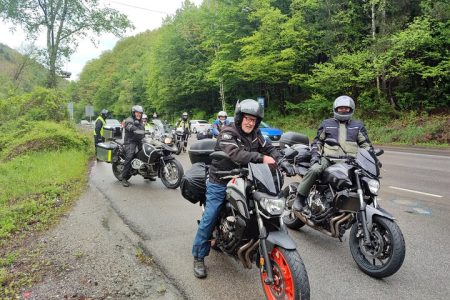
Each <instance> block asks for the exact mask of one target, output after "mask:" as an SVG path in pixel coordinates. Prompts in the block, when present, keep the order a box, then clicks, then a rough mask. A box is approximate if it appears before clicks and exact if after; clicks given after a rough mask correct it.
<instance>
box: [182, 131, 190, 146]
mask: <svg viewBox="0 0 450 300" xmlns="http://www.w3.org/2000/svg"><path fill="white" fill-rule="evenodd" d="M188 138H189V132H186V131H185V132H184V133H183V141H184V148H186V147H187V142H188Z"/></svg>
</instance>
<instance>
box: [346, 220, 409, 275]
mask: <svg viewBox="0 0 450 300" xmlns="http://www.w3.org/2000/svg"><path fill="white" fill-rule="evenodd" d="M358 231H360V229H359V227H358V223H355V224H353V226H352V230H351V231H350V238H349V244H350V251H351V253H352V256H353V259H354V260H355V262H356V264H357V265H358V267H359V268H360V269H361V270H362V271H363V272H364V273H366V274H367V275H369V276H371V277H374V278H384V277H388V276H391V275H393V274H394V273H395V272H397V271H398V270H399V269H400V267H401V266H402V264H403V260H404V259H405V252H406V251H405V239H404V238H403V234H402V232H401V230H400V227H398V225H397V223H395V222H394V221H392V220H389V219H386V218H384V217H381V216H374V217H373V227H372V230H371V231H370V236H371V238H370V240H371V242H372V244H371V245H370V246H368V247H367V246H364V245H363V243H362V240H363V238H362V237H360V238H358V237H357V236H358ZM377 260H378V262H377Z"/></svg>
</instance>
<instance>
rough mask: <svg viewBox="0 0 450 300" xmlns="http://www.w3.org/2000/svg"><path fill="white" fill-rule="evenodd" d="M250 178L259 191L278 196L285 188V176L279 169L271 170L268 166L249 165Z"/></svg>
mask: <svg viewBox="0 0 450 300" xmlns="http://www.w3.org/2000/svg"><path fill="white" fill-rule="evenodd" d="M248 168H249V171H250V176H251V178H252V180H253V183H254V184H255V187H256V189H257V190H258V191H260V192H263V193H267V194H269V195H272V196H277V195H278V194H279V193H280V191H281V187H282V186H283V176H281V175H280V172H279V171H278V168H274V169H273V170H271V169H270V167H269V165H267V164H254V163H249V164H248Z"/></svg>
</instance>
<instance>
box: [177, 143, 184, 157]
mask: <svg viewBox="0 0 450 300" xmlns="http://www.w3.org/2000/svg"><path fill="white" fill-rule="evenodd" d="M176 145H177V152H175V154H176V155H180V153H181V151H182V150H183V146H182V145H181V142H177V144H176Z"/></svg>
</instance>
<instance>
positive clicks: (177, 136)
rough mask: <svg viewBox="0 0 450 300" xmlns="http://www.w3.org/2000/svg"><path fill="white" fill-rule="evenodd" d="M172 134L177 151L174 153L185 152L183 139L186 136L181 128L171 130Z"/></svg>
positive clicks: (184, 139)
mask: <svg viewBox="0 0 450 300" xmlns="http://www.w3.org/2000/svg"><path fill="white" fill-rule="evenodd" d="M172 136H173V141H174V144H175V146H176V149H177V151H176V152H175V154H176V155H179V154H180V153H181V151H183V152H186V148H185V141H186V138H185V137H184V136H185V135H184V133H183V131H182V130H179V129H177V130H172Z"/></svg>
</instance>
